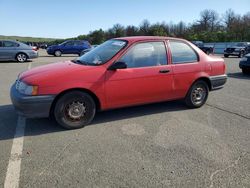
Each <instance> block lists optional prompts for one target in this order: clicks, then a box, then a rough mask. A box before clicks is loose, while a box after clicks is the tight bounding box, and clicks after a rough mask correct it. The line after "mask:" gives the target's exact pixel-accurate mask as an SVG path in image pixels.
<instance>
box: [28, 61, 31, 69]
mask: <svg viewBox="0 0 250 188" xmlns="http://www.w3.org/2000/svg"><path fill="white" fill-rule="evenodd" d="M29 69H31V62H29V65H28V70H29Z"/></svg>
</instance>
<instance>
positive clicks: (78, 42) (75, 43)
mask: <svg viewBox="0 0 250 188" xmlns="http://www.w3.org/2000/svg"><path fill="white" fill-rule="evenodd" d="M80 45H82V42H80V41H75V42H74V46H80Z"/></svg>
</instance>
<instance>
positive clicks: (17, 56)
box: [16, 53, 28, 63]
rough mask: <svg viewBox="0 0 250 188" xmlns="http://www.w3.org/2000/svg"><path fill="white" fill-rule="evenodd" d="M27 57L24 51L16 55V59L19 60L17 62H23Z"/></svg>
mask: <svg viewBox="0 0 250 188" xmlns="http://www.w3.org/2000/svg"><path fill="white" fill-rule="evenodd" d="M27 59H28V57H27V55H26V54H24V53H19V54H17V55H16V60H17V61H18V62H19V63H23V62H25V61H27Z"/></svg>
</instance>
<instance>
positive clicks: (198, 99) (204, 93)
mask: <svg viewBox="0 0 250 188" xmlns="http://www.w3.org/2000/svg"><path fill="white" fill-rule="evenodd" d="M208 93H209V89H208V85H207V83H206V82H204V81H203V80H198V81H196V82H195V83H194V84H193V85H192V86H191V88H190V89H189V91H188V93H187V95H186V97H185V103H186V105H187V106H188V107H190V108H199V107H201V106H202V105H204V104H205V102H206V101H207V97H208Z"/></svg>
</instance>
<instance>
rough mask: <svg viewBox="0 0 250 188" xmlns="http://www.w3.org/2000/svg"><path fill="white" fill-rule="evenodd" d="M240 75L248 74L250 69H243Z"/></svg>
mask: <svg viewBox="0 0 250 188" xmlns="http://www.w3.org/2000/svg"><path fill="white" fill-rule="evenodd" d="M242 73H243V74H250V69H246V68H243V69H242Z"/></svg>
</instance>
